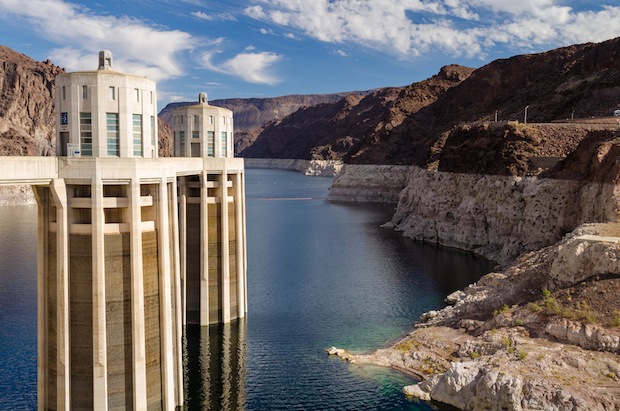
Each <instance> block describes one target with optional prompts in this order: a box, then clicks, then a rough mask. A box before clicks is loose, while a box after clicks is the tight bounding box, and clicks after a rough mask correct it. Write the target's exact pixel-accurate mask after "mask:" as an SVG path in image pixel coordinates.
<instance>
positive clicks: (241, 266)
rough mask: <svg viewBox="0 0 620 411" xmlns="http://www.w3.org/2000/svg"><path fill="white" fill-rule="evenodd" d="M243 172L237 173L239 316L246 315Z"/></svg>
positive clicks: (236, 211) (236, 226)
mask: <svg viewBox="0 0 620 411" xmlns="http://www.w3.org/2000/svg"><path fill="white" fill-rule="evenodd" d="M241 180H242V174H241V172H240V171H238V172H237V173H236V174H235V238H236V241H237V253H236V255H235V258H236V259H237V273H236V274H237V318H243V317H245V311H246V308H245V262H244V259H243V256H244V254H245V242H244V240H243V239H244V237H243V191H242V187H241Z"/></svg>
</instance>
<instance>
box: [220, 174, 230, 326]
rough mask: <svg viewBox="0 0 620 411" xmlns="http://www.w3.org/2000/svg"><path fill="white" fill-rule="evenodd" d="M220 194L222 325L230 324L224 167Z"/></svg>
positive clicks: (226, 186)
mask: <svg viewBox="0 0 620 411" xmlns="http://www.w3.org/2000/svg"><path fill="white" fill-rule="evenodd" d="M220 194H221V205H222V212H221V213H220V215H221V218H222V220H221V227H222V232H221V233H220V236H221V239H222V243H221V244H222V248H221V254H222V261H221V267H222V272H221V273H220V278H221V287H222V292H221V295H222V322H223V323H224V324H226V323H229V322H230V260H229V248H230V246H229V244H228V243H229V236H228V173H227V171H226V167H224V170H222V174H220Z"/></svg>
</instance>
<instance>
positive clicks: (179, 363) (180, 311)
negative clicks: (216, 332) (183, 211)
mask: <svg viewBox="0 0 620 411" xmlns="http://www.w3.org/2000/svg"><path fill="white" fill-rule="evenodd" d="M169 196H170V197H169V198H168V204H169V207H168V210H169V212H170V216H169V222H170V232H171V236H172V249H173V255H172V270H173V272H172V287H173V293H174V301H175V305H174V314H175V315H174V323H173V327H174V330H173V331H174V356H175V364H176V371H175V382H174V384H175V387H176V394H177V400H176V403H177V405H182V404H183V402H184V398H183V318H184V307H183V304H182V301H184V300H182V299H181V267H180V265H181V262H180V256H179V209H178V204H177V180H176V177H175V178H173V179H172V182H171V183H170V193H169Z"/></svg>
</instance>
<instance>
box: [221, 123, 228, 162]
mask: <svg viewBox="0 0 620 411" xmlns="http://www.w3.org/2000/svg"><path fill="white" fill-rule="evenodd" d="M224 118H226V117H224ZM222 157H228V136H227V135H226V132H225V131H222Z"/></svg>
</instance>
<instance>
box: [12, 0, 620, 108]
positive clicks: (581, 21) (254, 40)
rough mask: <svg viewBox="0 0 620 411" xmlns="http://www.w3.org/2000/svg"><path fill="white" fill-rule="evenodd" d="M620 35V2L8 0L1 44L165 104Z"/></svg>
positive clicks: (270, 93) (400, 81)
mask: <svg viewBox="0 0 620 411" xmlns="http://www.w3.org/2000/svg"><path fill="white" fill-rule="evenodd" d="M618 36H620V1H619V0H576V1H563V0H468V1H464V0H249V1H237V0H228V1H211V0H160V1H155V0H102V1H76V0H0V44H2V45H6V46H8V47H10V48H12V49H14V50H16V51H19V52H21V53H24V54H26V55H28V56H30V57H32V58H34V59H36V60H45V59H47V58H49V59H51V60H52V61H53V62H54V63H55V64H58V65H60V66H62V67H65V68H66V69H67V70H69V71H75V70H91V69H95V68H96V67H97V52H98V51H99V50H101V49H108V50H111V51H112V52H113V54H114V69H116V70H118V71H123V72H128V73H132V74H140V75H145V76H147V77H149V78H151V79H153V80H156V81H157V86H158V97H159V106H160V108H163V106H165V105H166V104H167V103H169V102H172V101H193V100H195V99H196V98H197V94H198V93H199V92H201V91H206V92H207V93H208V94H209V98H210V99H217V98H234V97H244V98H247V97H275V96H281V95H287V94H313V93H333V92H342V91H352V90H368V89H372V88H377V87H386V86H402V85H406V84H410V83H413V82H415V81H420V80H423V79H425V78H428V77H430V76H432V75H433V74H436V73H437V72H438V71H439V69H440V68H441V67H442V66H443V65H446V64H452V63H457V64H463V65H466V66H469V67H480V66H482V65H484V64H486V63H488V62H490V61H492V60H495V59H497V58H505V57H510V56H512V55H515V54H523V53H533V52H539V51H545V50H549V49H552V48H556V47H560V46H565V45H570V44H575V43H584V42H590V41H592V42H599V41H604V40H607V39H610V38H614V37H618Z"/></svg>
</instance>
